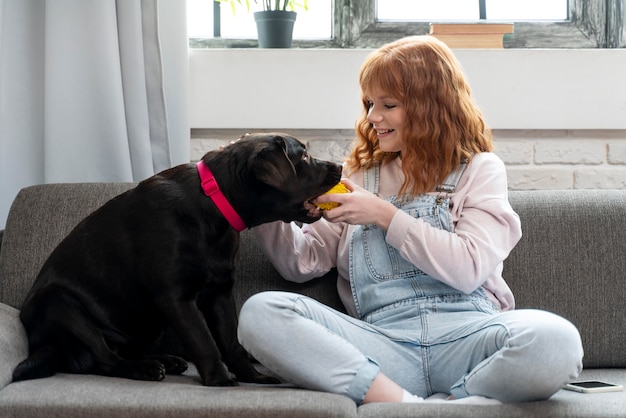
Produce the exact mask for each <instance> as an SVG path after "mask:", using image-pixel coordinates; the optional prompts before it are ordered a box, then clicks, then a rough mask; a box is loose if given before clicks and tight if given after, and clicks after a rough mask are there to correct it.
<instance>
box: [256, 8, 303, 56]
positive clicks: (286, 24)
mask: <svg viewBox="0 0 626 418" xmlns="http://www.w3.org/2000/svg"><path fill="white" fill-rule="evenodd" d="M296 15H297V13H296V12H290V11H287V10H267V11H263V12H254V21H255V22H256V28H257V32H258V34H259V48H291V40H292V39H293V24H294V23H295V21H296Z"/></svg>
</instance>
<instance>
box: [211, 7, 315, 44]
mask: <svg viewBox="0 0 626 418" xmlns="http://www.w3.org/2000/svg"><path fill="white" fill-rule="evenodd" d="M219 1H221V2H228V3H230V5H231V7H232V10H233V13H234V12H235V3H239V4H245V5H246V8H247V10H248V11H249V10H250V0H219ZM254 2H255V3H256V2H257V1H256V0H254ZM261 4H262V5H263V10H262V11H258V12H254V21H255V22H256V26H257V34H258V39H259V47H260V48H291V42H292V40H293V25H294V23H295V21H296V17H297V13H296V11H295V10H296V9H297V8H301V9H304V10H305V11H306V10H308V0H261Z"/></svg>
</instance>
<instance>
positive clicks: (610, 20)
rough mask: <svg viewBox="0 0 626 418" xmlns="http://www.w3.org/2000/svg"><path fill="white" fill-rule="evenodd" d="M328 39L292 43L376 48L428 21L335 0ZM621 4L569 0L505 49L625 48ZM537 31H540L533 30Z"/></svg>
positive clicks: (527, 25) (224, 44) (524, 27)
mask: <svg viewBox="0 0 626 418" xmlns="http://www.w3.org/2000/svg"><path fill="white" fill-rule="evenodd" d="M333 4H334V5H333V7H334V10H333V38H332V39H320V40H299V39H294V40H293V47H294V48H378V47H379V46H381V45H383V44H384V43H387V42H390V41H392V40H395V39H398V38H401V37H403V36H409V35H418V34H425V33H428V30H429V23H430V22H380V21H376V12H375V11H376V0H335V1H334V3H333ZM625 6H626V0H569V16H570V19H569V20H568V21H566V22H514V23H515V32H514V34H513V36H507V37H505V39H504V47H505V48H623V47H626V40H625V39H626V27H625V25H624V20H625V14H626V9H625ZM538 28H541V30H538ZM257 46H258V42H257V40H256V39H227V38H211V39H200V38H190V39H189V47H190V48H255V47H257Z"/></svg>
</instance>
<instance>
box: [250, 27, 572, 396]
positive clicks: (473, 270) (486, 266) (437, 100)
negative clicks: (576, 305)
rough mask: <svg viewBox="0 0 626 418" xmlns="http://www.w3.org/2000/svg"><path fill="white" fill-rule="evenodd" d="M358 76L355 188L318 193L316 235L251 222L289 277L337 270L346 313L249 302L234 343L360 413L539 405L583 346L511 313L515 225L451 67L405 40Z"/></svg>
mask: <svg viewBox="0 0 626 418" xmlns="http://www.w3.org/2000/svg"><path fill="white" fill-rule="evenodd" d="M359 81H360V85H361V90H362V101H363V110H364V113H363V116H362V117H361V118H360V120H359V121H358V123H357V130H356V134H357V137H356V140H355V142H354V144H353V147H352V150H351V152H350V155H349V156H348V158H347V161H346V163H345V168H344V174H345V175H346V176H347V178H345V179H343V180H342V182H343V183H344V184H345V185H346V187H347V188H348V189H349V190H350V191H351V193H349V194H334V195H324V196H321V197H319V198H317V199H316V201H315V202H316V203H324V202H330V201H334V202H338V203H340V204H341V206H339V207H337V208H334V209H330V210H327V211H325V212H324V218H323V219H321V220H320V221H318V222H315V223H313V224H311V225H304V226H303V227H302V228H300V227H298V226H297V225H296V224H293V223H292V224H286V223H282V222H278V223H271V224H265V225H261V226H259V227H257V228H255V233H256V236H257V237H258V239H259V241H260V243H261V245H262V246H263V248H264V249H265V252H266V254H267V255H268V257H269V258H270V259H271V261H272V263H273V264H274V266H275V267H276V269H277V270H278V271H279V272H280V273H281V274H282V275H283V276H284V277H285V278H287V279H288V280H292V281H295V282H304V281H306V280H310V279H313V278H315V277H319V276H322V275H323V274H325V273H327V272H328V271H329V270H330V269H331V268H333V267H337V271H338V276H339V277H338V283H337V289H338V291H339V295H340V297H341V299H342V301H343V303H344V305H345V308H346V311H347V312H348V314H349V315H345V314H343V313H340V312H337V311H335V310H333V309H331V308H329V307H327V306H325V305H322V304H321V303H319V302H317V301H315V300H313V299H311V298H308V297H305V296H302V295H299V294H293V293H287V292H264V293H260V294H257V295H254V296H253V297H251V298H250V299H249V300H248V301H247V302H246V303H245V304H244V306H243V308H242V310H241V314H240V319H239V338H240V340H241V343H242V344H243V346H244V347H245V348H246V349H247V350H248V351H249V352H250V353H251V354H252V355H254V356H255V357H256V358H257V359H258V360H259V361H260V362H261V363H263V364H264V365H265V366H267V367H268V368H269V369H270V370H272V371H273V372H274V373H276V374H277V375H279V376H281V377H282V378H284V379H286V380H288V381H290V382H292V383H294V384H296V385H298V386H301V387H304V388H309V389H315V390H321V391H328V392H333V393H340V394H344V395H346V396H349V397H350V398H352V399H353V400H354V401H355V402H357V403H359V404H360V403H368V402H401V401H405V402H418V401H422V400H423V398H427V397H431V396H432V395H433V394H439V395H437V396H436V397H435V398H437V399H444V396H443V395H441V394H446V395H445V399H450V400H453V399H456V400H457V402H463V401H465V402H467V403H470V402H478V403H490V402H522V401H531V400H539V399H547V398H549V397H550V396H551V395H552V394H554V393H555V392H557V391H558V390H559V389H560V388H561V387H562V386H563V385H564V383H566V382H567V381H569V380H571V379H573V378H575V377H576V376H577V375H578V373H579V372H580V370H581V368H582V355H583V352H582V345H581V341H580V336H579V334H578V331H577V330H576V328H575V327H574V326H573V325H572V324H571V323H570V322H568V321H566V320H565V319H563V318H561V317H559V316H556V315H554V314H551V313H548V312H544V311H538V310H518V311H516V310H514V305H515V302H514V298H513V294H512V293H511V290H510V289H509V287H508V286H507V284H506V283H505V281H504V280H503V278H502V275H501V273H502V263H503V261H504V260H505V259H506V257H507V256H508V254H509V252H510V251H511V250H512V249H513V247H514V246H515V244H516V243H517V242H518V240H519V239H520V237H521V234H522V233H521V229H520V221H519V218H518V216H517V214H516V213H515V212H514V211H513V209H512V208H511V206H510V205H509V202H508V198H507V182H506V172H505V168H504V164H503V163H502V161H501V160H500V159H499V158H498V157H497V156H496V155H494V154H492V153H491V151H492V148H493V145H492V138H491V133H490V130H489V128H488V127H487V125H486V124H485V122H484V120H483V116H482V114H481V112H480V111H479V109H478V108H477V106H476V104H475V103H474V101H473V99H472V97H471V95H470V88H469V86H468V83H467V81H466V79H465V77H464V75H463V72H462V69H461V66H460V64H459V63H458V61H457V60H456V58H455V57H454V55H453V54H452V52H451V50H450V49H449V48H448V47H447V46H446V45H445V44H443V43H442V42H440V41H438V40H436V39H435V38H434V37H430V36H415V37H408V38H404V39H400V40H398V41H395V42H392V43H390V44H388V45H385V46H383V47H382V48H380V49H379V50H377V51H375V52H374V53H372V54H371V55H370V56H369V57H368V58H367V59H366V61H365V63H364V64H363V66H362V68H361V72H360V79H359ZM463 398H465V399H463ZM491 400H493V401H491Z"/></svg>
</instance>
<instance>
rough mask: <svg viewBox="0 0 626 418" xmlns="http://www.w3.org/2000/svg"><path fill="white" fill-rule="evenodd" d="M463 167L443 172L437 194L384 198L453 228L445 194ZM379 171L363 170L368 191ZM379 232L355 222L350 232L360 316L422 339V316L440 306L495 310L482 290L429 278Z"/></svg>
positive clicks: (352, 274)
mask: <svg viewBox="0 0 626 418" xmlns="http://www.w3.org/2000/svg"><path fill="white" fill-rule="evenodd" d="M466 165H467V164H466V163H463V164H462V165H461V166H460V167H459V169H457V170H456V171H454V172H453V173H451V174H450V175H449V176H448V178H447V179H446V181H445V182H444V183H443V184H442V185H441V186H439V187H438V188H437V191H439V192H441V194H439V195H437V196H430V195H422V196H419V197H417V198H415V199H413V200H410V201H405V202H402V201H400V199H399V198H398V196H392V197H390V198H388V199H387V200H388V201H390V202H391V203H393V204H394V205H395V206H396V207H398V208H399V209H401V210H403V211H405V212H407V213H409V214H410V215H411V216H413V217H415V218H419V219H422V220H424V221H425V222H427V223H428V224H430V225H431V226H433V227H435V228H439V229H443V230H446V231H450V232H453V231H454V225H453V223H452V216H451V214H450V209H449V205H450V197H449V196H448V193H451V192H453V191H454V189H455V188H456V185H457V183H458V181H459V179H460V177H461V175H462V174H463V171H464V170H465V167H466ZM379 172H380V170H379V166H378V165H376V166H374V167H373V168H371V169H369V170H367V171H366V173H365V178H364V186H365V188H366V189H367V190H369V191H370V192H372V193H374V194H378V179H379ZM385 235H386V232H385V231H383V230H381V229H380V228H378V227H377V226H375V225H365V226H358V227H356V229H355V231H354V232H353V234H352V238H351V243H350V285H351V288H352V296H353V298H354V303H355V305H356V309H357V312H358V314H359V317H360V319H361V320H363V321H366V322H369V323H370V324H374V325H377V326H380V327H383V328H386V329H388V330H401V329H403V330H413V331H418V330H420V329H421V330H422V331H423V332H420V334H422V335H417V336H415V335H410V334H406V335H405V336H404V338H408V339H409V340H411V341H413V342H419V343H424V342H425V341H424V340H423V339H424V338H427V337H426V331H427V327H425V326H424V325H425V324H424V318H425V315H426V314H428V313H431V312H439V311H440V309H441V308H443V307H444V305H445V310H446V312H451V311H454V310H459V311H467V310H468V304H470V305H469V306H470V308H469V309H470V310H476V309H477V310H481V311H489V312H494V313H495V312H497V311H496V310H495V306H494V304H493V303H492V302H491V301H490V300H489V299H488V297H487V296H486V294H485V291H484V290H483V289H482V288H479V289H478V290H476V291H475V292H473V293H472V294H470V295H467V294H465V293H463V292H461V291H459V290H456V289H454V288H452V287H450V286H448V285H447V284H445V283H442V282H441V281H439V280H436V279H434V278H432V277H430V276H429V275H428V274H426V273H424V272H423V271H421V270H420V269H418V268H417V267H415V266H414V265H413V264H411V263H410V262H408V261H406V260H405V259H404V258H402V256H401V255H400V252H399V251H398V250H397V249H395V248H393V247H392V246H390V245H389V244H387V242H386V240H385ZM450 262H454V260H450ZM474 307H476V309H473V308H474ZM395 337H396V338H399V337H400V336H399V335H396V336H395Z"/></svg>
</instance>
